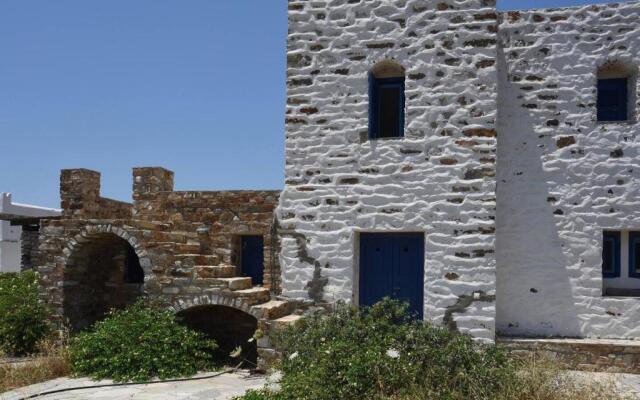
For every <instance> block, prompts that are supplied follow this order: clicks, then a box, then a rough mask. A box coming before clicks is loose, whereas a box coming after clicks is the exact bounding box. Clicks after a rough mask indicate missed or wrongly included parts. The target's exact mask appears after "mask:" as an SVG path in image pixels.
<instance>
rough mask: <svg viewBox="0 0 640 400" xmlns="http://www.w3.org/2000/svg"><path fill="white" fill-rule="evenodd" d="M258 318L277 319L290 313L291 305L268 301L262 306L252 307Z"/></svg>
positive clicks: (278, 301)
mask: <svg viewBox="0 0 640 400" xmlns="http://www.w3.org/2000/svg"><path fill="white" fill-rule="evenodd" d="M253 310H254V311H255V312H256V313H257V314H258V318H264V319H277V318H281V317H284V316H285V315H287V314H289V313H290V312H291V303H289V302H288V301H282V300H270V301H268V302H266V303H263V304H258V305H255V306H253Z"/></svg>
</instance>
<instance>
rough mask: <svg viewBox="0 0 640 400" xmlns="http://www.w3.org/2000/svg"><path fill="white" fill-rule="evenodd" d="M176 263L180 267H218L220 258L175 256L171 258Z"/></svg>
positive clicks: (200, 255) (199, 255)
mask: <svg viewBox="0 0 640 400" xmlns="http://www.w3.org/2000/svg"><path fill="white" fill-rule="evenodd" d="M173 257H174V259H175V261H176V263H180V264H182V265H191V266H196V265H219V264H220V257H218V256H217V255H214V254H209V255H205V254H188V253H185V254H176V255H175V256H173Z"/></svg>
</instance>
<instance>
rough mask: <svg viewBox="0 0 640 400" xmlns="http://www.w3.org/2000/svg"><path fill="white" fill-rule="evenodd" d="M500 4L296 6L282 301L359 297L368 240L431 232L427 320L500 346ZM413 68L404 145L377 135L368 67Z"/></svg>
mask: <svg viewBox="0 0 640 400" xmlns="http://www.w3.org/2000/svg"><path fill="white" fill-rule="evenodd" d="M496 22H497V15H496V11H495V1H492V0H458V1H456V0H438V1H436V0H413V1H411V0H384V1H382V0H377V1H376V0H317V1H316V0H314V1H289V38H288V54H287V59H288V74H287V75H288V91H287V94H288V100H287V116H286V122H287V123H286V126H287V129H286V187H285V189H284V191H283V193H282V195H281V197H280V205H279V208H278V211H277V215H278V219H279V223H280V228H281V237H282V242H281V245H282V251H281V254H280V262H281V265H282V288H283V295H285V296H289V297H294V298H300V299H313V300H316V301H318V302H334V301H337V300H346V301H356V302H357V288H356V285H355V284H356V282H357V268H358V265H357V264H358V257H357V256H358V250H357V249H358V233H359V232H402V231H411V232H424V233H425V238H426V239H425V240H426V242H425V299H424V303H425V310H424V311H425V312H424V314H425V318H426V319H428V320H431V321H433V322H436V323H445V324H447V325H449V326H451V327H457V328H458V329H459V330H460V331H462V332H467V333H469V334H471V335H474V336H475V337H477V338H480V339H485V340H493V338H494V323H495V305H494V303H495V302H494V298H495V257H494V247H495V244H494V242H495V155H496V154H495V153H496V138H495V136H496V131H495V120H496V109H497V104H496V102H497V69H496V40H497V35H496V28H497V27H496ZM385 59H392V60H395V61H396V62H397V63H399V64H400V65H402V66H403V67H404V68H405V69H406V110H405V119H406V129H405V136H406V137H405V138H403V139H387V140H377V141H369V140H368V139H367V137H368V132H367V129H368V79H367V74H368V71H369V70H370V69H371V68H372V67H373V66H374V64H376V63H377V62H379V61H382V60H385Z"/></svg>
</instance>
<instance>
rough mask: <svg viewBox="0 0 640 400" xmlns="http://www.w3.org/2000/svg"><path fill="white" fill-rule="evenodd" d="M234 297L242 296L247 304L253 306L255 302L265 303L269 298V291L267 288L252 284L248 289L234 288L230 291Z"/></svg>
mask: <svg viewBox="0 0 640 400" xmlns="http://www.w3.org/2000/svg"><path fill="white" fill-rule="evenodd" d="M231 295H233V296H234V297H239V298H242V299H243V300H244V301H245V302H246V303H247V304H248V305H250V306H254V305H256V304H262V303H266V302H268V301H269V300H270V299H271V292H270V291H269V289H266V288H263V287H260V286H254V287H252V288H249V289H242V290H235V291H232V292H231Z"/></svg>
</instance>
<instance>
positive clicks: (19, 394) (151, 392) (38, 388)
mask: <svg viewBox="0 0 640 400" xmlns="http://www.w3.org/2000/svg"><path fill="white" fill-rule="evenodd" d="M207 375H211V374H200V375H198V376H207ZM265 382H266V379H265V378H264V377H263V376H249V374H248V373H246V372H236V373H231V374H224V375H220V376H217V377H215V378H211V379H203V380H197V381H187V382H172V383H155V384H151V385H131V386H121V387H106V388H97V389H81V390H74V391H71V392H62V393H58V394H51V395H47V396H42V397H37V399H38V400H81V399H82V400H84V399H87V400H121V399H127V400H128V399H133V400H169V399H171V400H200V399H202V400H205V399H206V400H227V399H231V398H232V397H234V396H238V395H241V394H243V393H244V392H245V391H247V390H248V389H255V388H259V387H262V386H263V385H264V384H265ZM104 383H111V382H110V381H100V382H94V381H91V380H90V379H87V378H81V379H70V378H59V379H54V380H52V381H48V382H43V383H39V384H36V385H31V386H27V387H24V388H21V389H17V390H13V391H11V392H6V393H3V394H0V400H20V399H23V398H25V397H28V396H30V395H33V394H37V393H43V392H47V391H51V390H58V389H64V388H71V387H77V386H92V385H98V384H104Z"/></svg>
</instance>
